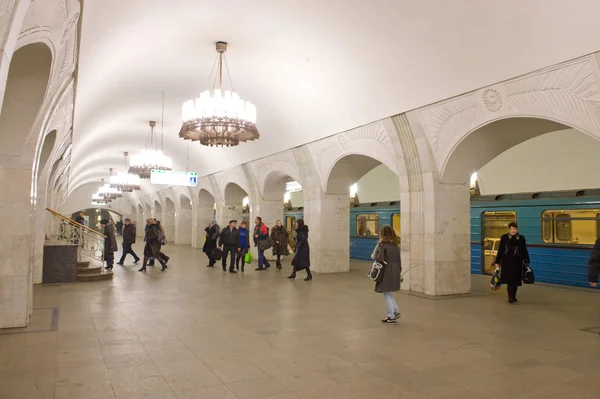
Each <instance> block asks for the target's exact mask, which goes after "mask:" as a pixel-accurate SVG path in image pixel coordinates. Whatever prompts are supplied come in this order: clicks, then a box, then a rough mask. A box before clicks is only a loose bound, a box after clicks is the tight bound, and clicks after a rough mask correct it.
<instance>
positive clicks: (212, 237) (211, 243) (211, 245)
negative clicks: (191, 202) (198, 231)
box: [202, 219, 221, 267]
mask: <svg viewBox="0 0 600 399" xmlns="http://www.w3.org/2000/svg"><path fill="white" fill-rule="evenodd" d="M204 231H205V232H206V240H205V241H204V246H203V247H202V252H204V253H205V254H206V256H207V257H208V265H206V267H214V266H215V263H217V261H216V260H215V259H214V258H213V256H212V253H213V251H214V250H215V248H216V247H217V240H218V239H219V235H220V234H221V231H220V230H219V225H218V224H217V221H216V220H215V219H212V220H211V221H210V222H208V225H207V226H206V228H205V229H204Z"/></svg>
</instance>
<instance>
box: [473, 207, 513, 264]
mask: <svg viewBox="0 0 600 399" xmlns="http://www.w3.org/2000/svg"><path fill="white" fill-rule="evenodd" d="M482 219H483V223H482V233H483V237H482V238H483V245H482V246H483V257H482V261H483V264H482V265H481V266H482V269H481V271H482V272H484V273H493V272H494V270H495V269H496V254H497V253H498V245H499V244H500V237H502V235H503V234H506V233H507V232H508V224H509V223H510V222H516V221H517V213H516V212H515V211H499V212H484V213H483V214H482Z"/></svg>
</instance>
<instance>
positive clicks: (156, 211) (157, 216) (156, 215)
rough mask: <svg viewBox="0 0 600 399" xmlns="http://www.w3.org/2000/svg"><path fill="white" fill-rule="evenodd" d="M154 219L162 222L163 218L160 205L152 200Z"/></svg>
mask: <svg viewBox="0 0 600 399" xmlns="http://www.w3.org/2000/svg"><path fill="white" fill-rule="evenodd" d="M153 215H154V218H155V219H158V220H162V218H163V207H162V205H161V204H160V202H158V200H154V213H153Z"/></svg>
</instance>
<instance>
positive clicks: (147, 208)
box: [144, 202, 152, 224]
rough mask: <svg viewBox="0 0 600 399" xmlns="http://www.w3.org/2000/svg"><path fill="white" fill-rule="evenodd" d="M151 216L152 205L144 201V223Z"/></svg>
mask: <svg viewBox="0 0 600 399" xmlns="http://www.w3.org/2000/svg"><path fill="white" fill-rule="evenodd" d="M151 217H152V205H150V203H148V202H147V203H146V204H145V206H144V224H146V223H145V222H146V219H148V218H151Z"/></svg>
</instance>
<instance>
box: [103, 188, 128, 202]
mask: <svg viewBox="0 0 600 399" xmlns="http://www.w3.org/2000/svg"><path fill="white" fill-rule="evenodd" d="M98 195H99V196H100V197H102V198H104V199H107V200H110V201H112V200H116V199H117V198H121V197H122V196H123V193H122V192H120V191H119V190H117V189H116V188H112V187H110V184H105V185H103V186H102V187H100V188H99V189H98Z"/></svg>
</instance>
